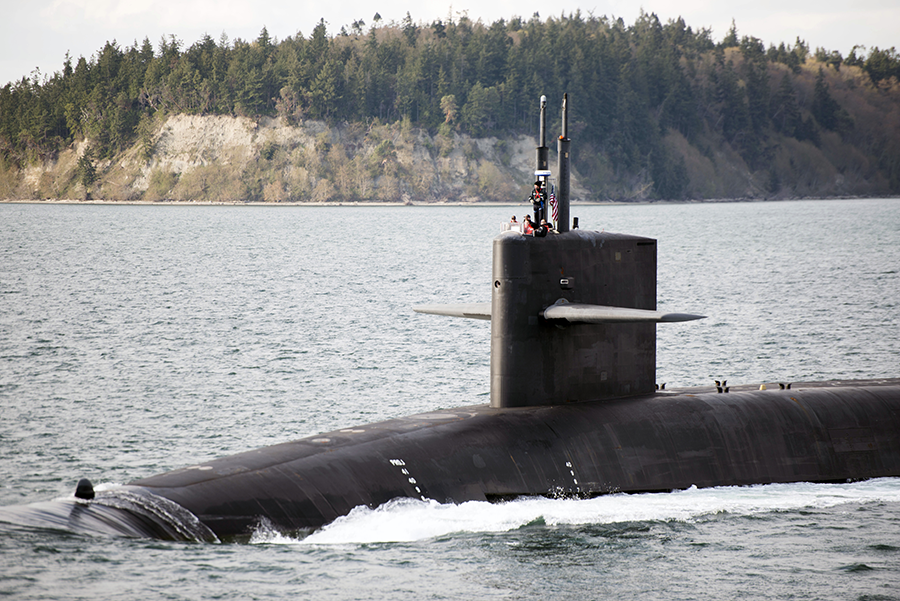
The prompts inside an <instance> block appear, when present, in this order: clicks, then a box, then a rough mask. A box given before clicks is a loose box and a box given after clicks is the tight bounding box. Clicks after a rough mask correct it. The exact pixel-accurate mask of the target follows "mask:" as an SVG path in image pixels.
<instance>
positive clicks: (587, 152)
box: [0, 13, 900, 198]
mask: <svg viewBox="0 0 900 601" xmlns="http://www.w3.org/2000/svg"><path fill="white" fill-rule="evenodd" d="M811 56H813V55H811V53H810V50H809V48H808V46H806V45H805V44H804V43H803V42H802V41H801V40H799V39H798V40H797V42H796V44H795V45H794V46H793V47H789V46H786V45H785V44H781V45H780V46H778V47H775V46H770V47H769V48H768V49H766V48H765V47H764V45H763V43H762V42H761V41H760V40H758V39H756V38H753V37H746V36H745V37H742V38H739V37H738V35H737V30H736V28H735V27H734V26H733V27H732V29H731V30H730V31H729V32H728V34H727V35H726V36H725V38H724V39H723V40H722V42H720V43H715V42H713V40H712V39H711V35H710V31H709V30H706V29H700V30H698V31H694V30H692V28H691V27H689V26H687V25H686V24H685V23H684V21H683V20H681V19H678V20H674V21H670V22H668V23H666V24H663V23H661V22H660V21H659V19H658V18H657V17H656V15H654V14H646V13H644V14H642V15H641V16H640V17H639V18H638V19H637V21H636V22H635V23H634V24H633V25H631V26H626V25H625V23H624V22H623V21H622V20H621V19H618V20H610V19H607V18H595V17H593V16H592V17H590V18H584V17H583V16H582V15H581V14H580V13H575V14H572V15H569V16H565V15H563V16H561V17H559V18H549V19H546V20H542V19H540V18H539V17H538V16H537V15H535V17H533V18H531V19H528V20H523V19H521V18H513V19H511V20H509V21H507V20H499V21H496V22H494V23H491V24H483V23H481V22H480V21H479V22H473V21H471V20H470V19H468V18H466V17H462V18H459V19H458V20H456V21H454V20H448V21H435V22H433V23H432V24H430V25H427V26H426V25H422V24H417V23H415V22H413V20H412V18H411V16H410V15H409V14H408V13H407V16H406V18H405V19H403V20H402V22H401V23H390V24H384V23H383V22H382V21H381V20H380V17H379V16H378V15H377V14H376V16H375V19H374V22H373V23H372V24H371V26H369V27H368V29H366V23H364V22H363V21H361V20H360V21H355V22H353V24H352V26H351V27H350V29H349V31H348V30H347V28H342V29H341V31H340V33H338V34H336V35H329V34H328V32H327V30H326V24H325V23H324V21H320V22H319V24H318V25H317V26H316V27H315V28H314V29H313V31H312V33H311V35H309V37H305V36H303V35H301V34H299V33H298V34H297V35H296V36H293V37H289V38H287V39H285V40H282V41H280V42H279V41H276V40H273V39H272V38H271V37H270V36H269V34H268V32H267V31H266V29H265V28H264V29H263V30H262V31H261V32H260V35H259V37H258V38H257V39H256V40H253V41H244V40H241V39H236V40H233V41H231V40H229V39H228V38H227V37H225V36H224V35H223V36H222V38H221V39H219V40H218V41H216V40H214V39H213V38H211V37H210V36H204V37H203V38H202V39H201V40H199V41H197V42H196V43H194V44H192V45H191V46H189V47H187V48H185V47H184V44H183V43H182V41H181V40H178V39H177V38H175V37H172V36H170V37H168V38H164V39H162V40H161V41H160V42H159V44H158V46H157V47H156V48H154V47H153V45H152V44H151V43H150V41H149V40H146V39H145V40H144V41H143V43H141V44H137V43H135V44H134V45H133V46H130V47H127V48H122V47H120V46H119V45H118V44H117V43H116V42H107V43H106V44H105V45H104V46H103V48H102V49H101V50H99V51H98V52H97V53H96V55H95V56H93V57H91V58H90V59H85V58H83V57H81V58H79V59H78V60H77V61H76V62H75V64H74V65H73V64H72V63H73V61H72V59H71V57H69V56H68V55H67V56H66V58H65V61H64V63H63V69H62V71H60V72H57V73H55V74H53V75H52V76H51V77H44V78H41V76H40V74H34V75H33V76H32V77H30V78H28V77H25V78H23V79H21V80H20V81H18V82H15V83H11V84H8V85H6V86H5V87H3V88H2V89H0V157H2V161H3V163H4V164H5V165H6V166H7V167H21V166H23V165H25V164H28V163H29V162H33V161H37V160H42V159H47V158H52V157H53V156H54V155H55V154H56V153H57V152H58V151H59V150H60V149H61V148H63V147H65V146H67V145H69V144H71V143H72V142H73V141H74V140H77V139H80V138H87V139H89V140H91V143H92V153H93V155H92V156H93V157H94V158H104V157H112V156H114V155H115V154H116V153H117V152H120V151H122V150H123V149H125V148H126V147H127V146H129V145H131V144H133V143H134V142H135V140H139V141H141V143H142V144H143V145H144V148H145V151H146V154H147V158H149V156H150V154H151V153H152V144H151V143H150V141H149V136H150V132H151V131H152V127H153V121H152V119H153V115H154V114H156V113H158V112H160V111H162V112H164V113H187V114H226V115H229V114H231V115H241V116H249V117H255V116H280V117H283V118H285V119H287V120H288V121H289V122H291V121H293V122H296V121H298V120H301V119H322V120H326V121H330V122H343V121H347V122H366V121H371V120H373V119H376V118H377V119H378V120H380V121H381V122H390V121H396V120H399V119H408V120H409V121H410V122H411V123H412V124H414V125H416V126H419V127H423V128H428V129H429V130H431V131H450V130H454V129H455V130H458V131H462V132H466V133H469V134H471V135H474V136H484V135H499V136H502V135H505V134H511V133H518V132H526V133H533V131H534V129H535V121H536V117H535V115H536V105H537V99H538V98H539V96H540V95H542V94H546V95H547V96H548V97H549V98H551V99H558V98H560V97H561V96H562V94H563V92H569V93H570V96H571V97H572V98H573V100H574V102H573V117H574V118H573V119H572V123H571V125H570V133H571V135H573V136H577V137H578V138H579V144H580V147H579V148H580V152H579V153H578V154H577V155H576V160H577V161H579V165H578V167H579V168H580V169H581V171H582V173H583V174H586V177H587V179H589V180H590V179H591V178H594V179H596V180H599V179H601V178H603V179H605V180H610V179H612V180H616V179H617V178H618V179H621V178H625V177H634V176H635V175H634V174H644V175H643V177H645V179H647V180H648V181H652V185H653V187H654V190H655V193H656V195H657V196H658V197H665V198H680V197H682V196H683V195H684V193H685V186H686V177H687V176H686V171H685V167H684V164H683V160H679V159H678V158H677V157H675V156H673V155H672V152H671V150H667V146H666V145H665V144H663V137H664V136H665V135H666V132H672V131H674V132H678V133H679V134H680V135H681V136H683V137H684V139H686V140H687V141H689V142H690V143H692V144H697V145H699V146H700V147H703V144H704V143H703V142H700V141H698V140H699V138H700V137H701V136H704V139H709V137H710V136H713V137H714V138H715V139H716V140H719V141H722V142H724V143H726V144H728V145H729V147H730V148H733V149H734V150H735V151H736V152H738V153H740V155H741V157H743V159H744V160H745V161H746V163H747V164H748V165H750V166H751V168H753V169H765V168H766V165H767V164H768V163H771V161H772V160H773V159H772V157H773V143H772V139H773V136H774V135H776V134H777V135H780V136H788V137H792V138H795V139H797V140H801V141H802V140H808V141H811V142H813V143H818V140H819V136H820V135H821V133H822V132H825V131H831V132H838V133H840V134H842V135H846V134H848V133H849V132H850V131H851V129H852V127H853V123H852V119H851V118H850V116H849V115H848V113H847V111H846V110H844V109H843V108H842V107H841V106H840V104H838V103H837V102H836V101H835V100H834V98H833V97H832V95H831V93H830V87H829V85H828V83H827V81H826V79H825V77H824V76H823V74H822V73H823V72H822V71H820V72H819V78H818V79H817V81H816V84H815V88H814V90H813V93H812V95H811V96H810V97H808V98H807V97H803V98H801V97H800V95H799V94H798V89H797V87H798V86H797V84H796V82H795V77H796V74H797V73H798V72H799V70H800V67H801V65H803V64H805V63H806V61H807V59H808V58H810V57H811ZM814 58H816V59H818V60H819V61H820V62H821V65H822V68H823V69H839V68H840V67H841V65H842V64H845V65H851V66H855V67H859V68H861V69H862V70H864V71H865V72H866V73H867V74H868V76H869V77H870V78H871V80H872V81H873V82H875V83H878V82H880V81H882V80H888V79H890V78H898V77H900V56H898V55H897V53H896V52H895V50H894V49H893V48H892V49H890V50H889V51H883V50H879V49H878V48H874V49H872V50H871V51H870V52H869V54H868V56H867V57H862V56H857V54H856V49H854V51H853V52H852V53H851V55H850V56H849V57H847V58H846V59H844V58H843V57H841V56H840V54H839V53H835V52H827V51H825V50H823V49H819V50H817V51H816V53H815V55H814ZM778 64H780V65H784V66H786V67H787V68H784V67H782V68H781V69H780V70H779V69H776V68H775V67H774V66H775V65H778ZM773 73H774V74H781V75H780V77H779V79H778V81H773V80H772V77H773ZM554 119H556V120H557V121H558V117H554ZM555 127H556V124H553V127H552V128H551V130H550V131H556V129H555ZM895 154H896V153H892V152H890V151H888V150H884V151H882V152H881V154H880V155H879V157H880V158H879V160H882V161H884V165H882V167H883V168H884V169H886V171H887V172H889V174H890V175H889V177H890V178H891V184H892V189H893V190H895V191H900V162H898V159H897V157H896V156H895ZM0 167H3V165H0ZM81 167H83V168H81ZM81 167H80V170H79V172H80V177H82V178H83V179H85V181H88V180H90V179H91V178H92V177H94V172H93V168H92V166H91V162H90V160H88V161H87V162H86V163H85V165H83V166H81ZM588 183H590V182H588ZM773 185H775V184H774V183H773Z"/></svg>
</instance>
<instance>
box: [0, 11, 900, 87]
mask: <svg viewBox="0 0 900 601" xmlns="http://www.w3.org/2000/svg"><path fill="white" fill-rule="evenodd" d="M0 7H2V12H0V14H2V15H3V17H2V19H0V86H2V85H5V84H6V83H7V82H9V81H15V80H19V79H21V78H22V77H23V76H30V75H31V73H32V72H33V71H34V70H35V68H37V69H39V70H40V72H41V74H42V75H44V76H46V75H50V74H52V73H54V72H56V71H60V70H61V69H62V64H63V60H64V58H65V54H66V52H67V51H68V52H69V53H70V54H71V56H72V59H73V61H72V62H73V63H74V62H76V61H77V59H78V57H79V56H84V57H85V58H90V57H91V56H93V55H94V54H95V53H96V52H97V51H98V50H99V49H100V48H101V47H102V46H103V44H104V43H105V42H106V41H107V40H110V41H111V40H116V41H117V42H118V43H119V46H120V47H122V48H126V47H128V46H131V45H133V44H134V43H135V41H137V42H141V41H143V39H144V38H145V37H146V38H149V39H150V41H151V42H153V45H154V47H155V48H157V49H158V43H159V40H160V37H162V36H168V35H170V34H174V35H175V36H176V37H177V38H179V39H180V40H182V41H183V42H184V47H187V46H190V45H191V44H193V43H194V42H196V41H197V40H198V39H199V38H200V37H201V36H202V35H203V34H204V33H208V34H209V35H211V36H212V37H213V38H214V39H216V40H219V38H220V36H221V34H222V33H225V34H227V35H228V37H229V38H230V39H232V40H233V39H235V38H242V39H245V40H252V39H255V38H256V37H257V36H258V35H259V32H260V30H261V29H262V28H263V26H265V27H266V28H267V29H268V31H269V35H270V36H272V37H275V38H277V39H279V40H282V39H284V38H286V37H288V36H293V35H296V34H297V33H298V32H300V33H301V34H302V35H304V36H307V37H308V36H309V34H310V33H311V32H312V29H313V27H314V26H315V25H316V23H318V21H319V19H322V18H324V19H325V22H326V23H327V25H328V32H329V34H335V33H338V32H339V31H340V29H341V26H347V29H348V30H349V29H350V27H349V25H350V24H351V23H352V22H353V21H355V20H357V19H362V20H363V21H365V23H366V26H367V27H368V26H369V25H371V23H372V17H373V15H374V14H375V12H376V11H377V12H378V13H379V14H380V15H381V16H382V18H383V19H384V21H385V22H390V21H397V22H400V21H401V20H402V19H403V18H404V17H405V16H406V13H407V11H409V13H410V15H411V16H412V18H413V21H415V22H423V23H431V22H432V21H434V20H435V19H445V20H446V19H447V17H448V16H452V17H453V18H454V19H457V18H458V16H459V15H461V14H466V15H468V17H469V18H470V19H472V20H476V21H477V20H478V19H481V20H482V21H483V22H485V23H492V22H494V21H496V20H498V19H501V18H503V19H509V18H510V17H513V16H521V17H525V18H528V17H531V16H532V15H533V14H534V13H535V12H537V13H539V14H540V16H541V18H547V17H548V16H559V15H560V14H562V13H566V14H569V13H572V12H574V11H576V10H579V9H580V10H581V12H582V13H583V14H584V15H585V16H587V15H589V14H593V15H595V16H598V17H599V16H603V15H606V16H610V17H621V18H622V19H624V21H625V23H626V24H629V25H630V24H632V23H634V21H635V19H636V18H637V16H638V14H639V13H640V10H641V9H642V8H643V10H644V11H645V12H648V13H651V12H652V13H656V14H657V15H658V16H659V18H660V20H661V21H662V22H664V23H665V22H666V21H668V20H670V19H674V18H677V17H679V16H681V17H683V18H684V20H685V22H686V23H687V24H688V25H689V26H690V27H692V28H693V29H694V30H697V29H700V28H703V27H708V28H710V29H712V37H713V40H715V41H719V40H721V39H722V38H723V37H724V36H725V34H726V33H727V32H728V29H729V28H730V26H731V21H732V19H734V21H735V23H736V25H737V30H738V35H739V36H744V35H750V36H754V37H757V38H760V39H761V40H762V41H763V42H764V43H765V44H766V46H767V47H768V45H769V44H776V45H777V44H778V43H780V42H787V43H790V44H793V42H794V40H795V39H796V38H797V37H798V36H799V37H800V38H801V39H803V40H805V41H806V42H807V43H808V44H809V46H810V48H811V49H812V50H815V49H816V48H817V47H820V46H821V47H824V48H826V49H827V50H838V51H840V52H841V53H842V54H843V55H844V56H846V55H847V54H848V53H849V52H850V49H851V48H852V47H853V46H854V45H862V46H865V47H867V48H871V47H874V46H877V47H879V48H882V49H887V48H891V47H896V46H900V34H898V33H897V32H898V31H900V0H856V1H855V2H850V1H848V0H755V1H753V2H748V1H745V0H734V1H732V2H723V1H722V0H679V1H678V2H675V1H672V0H642V1H638V0H633V1H625V0H587V3H581V2H579V1H578V0H557V1H555V2H537V1H535V0H516V1H514V2H513V1H511V0H493V1H492V2H483V1H482V2H473V1H472V0H462V1H456V2H453V3H452V4H451V3H450V2H447V0H424V1H420V2H401V1H400V0H374V1H372V0H338V1H337V2H311V1H310V0H263V1H262V2H261V1H259V0H254V1H251V0H0Z"/></svg>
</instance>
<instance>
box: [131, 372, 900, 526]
mask: <svg viewBox="0 0 900 601" xmlns="http://www.w3.org/2000/svg"><path fill="white" fill-rule="evenodd" d="M859 384H863V382H858V383H857V382H839V383H836V382H831V383H818V384H808V385H796V384H795V385H794V388H793V389H791V390H755V391H754V390H746V391H736V392H730V393H728V394H718V393H716V392H708V389H683V390H679V391H667V392H658V393H655V394H652V395H643V396H637V397H632V398H627V399H619V400H614V401H604V402H585V403H578V404H572V405H557V406H543V407H522V408H513V409H509V408H504V409H496V408H491V407H489V406H486V405H482V406H472V407H461V408H456V409H450V410H442V411H435V412H432V413H426V414H420V415H414V416H410V417H405V418H400V419H395V420H390V421H386V422H381V423H376V424H370V425H365V426H359V427H354V428H347V429H344V430H338V431H335V432H330V433H327V434H322V435H318V436H314V437H309V438H304V439H300V440H296V441H293V442H288V443H283V444H279V445H274V446H271V447H266V448H262V449H258V450H254V451H249V452H246V453H240V454H237V455H232V456H230V457H225V458H221V459H217V460H214V461H210V462H207V463H203V464H200V465H195V466H191V467H188V468H184V469H179V470H176V471H173V472H168V473H164V474H160V475H157V476H153V477H151V478H146V479H142V480H137V481H135V482H132V483H131V484H130V485H129V486H128V487H127V490H129V491H131V492H133V493H136V494H148V493H149V494H152V495H155V496H157V497H162V498H164V499H168V500H170V501H173V502H174V503H176V504H178V505H180V506H181V507H183V508H185V509H187V510H188V511H190V512H191V513H193V514H194V515H196V516H197V518H199V520H200V522H202V523H203V524H204V525H205V526H206V527H208V528H209V529H210V530H211V531H212V532H214V533H215V534H216V535H217V536H218V537H220V538H223V537H224V538H227V537H234V536H241V535H247V534H249V533H251V532H252V531H253V529H254V528H256V527H258V526H259V525H261V524H265V525H267V526H271V527H275V528H277V529H279V530H282V531H286V532H294V531H303V530H309V529H314V528H317V527H320V526H322V525H325V524H327V523H329V522H331V521H333V520H334V519H336V518H338V517H340V516H342V515H346V514H347V513H349V512H350V511H351V510H352V509H353V508H354V507H356V506H360V505H365V506H369V507H375V506H378V505H381V504H383V503H385V502H387V501H390V500H392V499H395V498H398V497H412V498H421V499H434V500H436V501H439V502H442V503H443V502H451V503H461V502H464V501H471V500H480V501H498V500H506V499H511V498H514V497H518V496H523V495H551V496H571V497H591V496H596V495H600V494H607V493H616V492H653V491H671V490H676V489H684V488H688V487H691V486H697V487H701V488H702V487H712V486H731V485H749V484H765V483H775V482H785V483H786V482H799V481H809V482H842V481H847V480H861V479H867V478H875V477H885V476H900V438H898V437H897V432H900V380H881V381H877V382H871V381H869V382H865V383H864V384H865V386H862V385H859Z"/></svg>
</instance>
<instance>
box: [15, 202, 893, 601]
mask: <svg viewBox="0 0 900 601" xmlns="http://www.w3.org/2000/svg"><path fill="white" fill-rule="evenodd" d="M527 208H528V206H527V205H525V204H524V203H523V204H522V205H519V206H508V207H502V206H500V207H498V206H491V207H352V206H345V207H259V206H197V207H192V206H106V205H103V206H98V205H78V206H76V205H46V204H0V505H13V504H24V503H32V502H38V501H46V500H50V499H56V498H63V497H69V496H71V495H72V493H73V492H74V489H75V484H76V482H77V481H78V479H79V478H82V477H87V478H90V479H91V480H92V481H93V482H94V484H95V486H97V487H98V488H105V487H111V486H114V485H116V484H123V483H126V482H129V481H131V480H134V479H137V478H141V477H145V476H149V475H153V474H156V473H159V472H163V471H166V470H171V469H175V468H178V467H183V466H186V465H192V464H197V463H200V462H203V461H207V460H209V459H213V458H216V457H221V456H224V455H228V454H232V453H236V452H240V451H244V450H250V449H254V448H257V447H260V446H263V445H269V444H274V443H278V442H284V441H288V440H292V439H295V438H300V437H304V436H309V435H312V434H316V433H319V432H324V431H329V430H334V429H338V428H344V427H349V426H353V425H359V424H364V423H368V422H373V421H380V420H384V419H388V418H393V417H400V416H404V415H408V414H413V413H419V412H426V411H431V410H434V409H441V408H450V407H455V406H459V405H474V404H483V403H487V402H488V390H489V381H488V375H489V361H490V359H489V350H490V324H489V323H488V322H482V321H477V320H461V319H452V318H446V317H439V316H431V315H420V314H416V313H413V312H412V310H411V307H412V306H413V305H415V304H420V303H422V304H424V303H444V302H446V303H450V302H478V301H489V300H490V281H491V241H492V239H493V237H494V236H496V235H497V234H498V233H499V231H500V226H501V224H502V223H503V222H505V221H507V220H508V219H509V217H510V216H511V215H512V214H513V213H515V214H517V215H518V217H519V218H520V219H521V217H522V216H523V215H524V214H525V212H526V210H527ZM572 215H573V216H577V217H578V218H579V221H580V224H581V227H582V228H583V229H592V230H606V231H615V232H622V233H629V234H637V235H643V236H649V237H653V238H656V239H658V241H659V242H658V253H659V270H658V271H659V283H658V297H659V309H660V310H667V311H678V312H687V313H700V314H704V315H707V316H708V317H707V319H704V320H701V321H698V322H687V323H676V324H661V325H660V326H659V327H658V328H657V331H658V340H659V342H658V358H657V364H658V369H657V380H658V381H659V382H661V383H662V382H666V383H667V387H676V386H705V385H710V384H712V380H713V379H727V380H728V382H729V384H753V383H759V382H794V381H804V380H828V379H851V378H877V377H898V376H900V200H877V199H870V200H830V201H814V200H811V201H796V202H794V201H792V202H771V203H722V204H660V205H639V206H630V205H628V206H574V207H573V208H572ZM898 435H900V434H898ZM0 595H2V596H5V597H7V598H13V599H85V600H88V599H89V600H91V601H101V600H107V599H108V600H117V601H118V600H122V599H126V600H130V599H286V598H323V599H471V598H479V599H616V600H623V599H641V600H647V599H660V600H680V599H684V600H687V599H850V600H860V601H862V600H879V599H880V600H888V599H898V600H900V478H887V479H879V480H872V481H866V482H854V483H847V484H808V483H798V484H790V485H770V486H753V487H740V488H716V489H702V490H697V489H689V490H685V491H676V492H672V493H667V494H647V495H610V496H606V497H600V498H596V499H591V500H553V499H544V498H528V499H520V500H516V501H512V502H508V503H502V504H496V505H492V504H488V503H465V504H461V505H446V504H439V503H436V502H433V501H429V502H423V501H414V500H397V501H394V502H392V503H389V504H388V505H385V506H383V507H380V508H377V509H374V510H371V509H365V508H357V509H356V510H354V511H353V513H351V514H350V515H349V516H347V517H345V518H341V519H339V520H338V521H337V522H335V523H333V524H331V525H329V526H326V527H324V528H323V529H321V530H319V531H316V532H314V533H312V534H311V535H309V536H307V537H306V538H302V539H300V538H297V539H294V538H288V537H284V536H282V535H279V534H277V533H274V532H268V531H259V532H257V533H256V534H254V536H253V538H252V539H251V540H250V541H249V542H248V543H240V544H238V543H227V544H206V543H170V542H160V541H153V540H134V539H126V538H108V537H99V536H98V537H93V536H86V535H81V534H75V533H70V532H64V531H53V530H42V529H35V528H24V527H17V526H16V525H11V524H0Z"/></svg>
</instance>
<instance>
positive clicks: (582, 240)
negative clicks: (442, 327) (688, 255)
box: [491, 230, 656, 407]
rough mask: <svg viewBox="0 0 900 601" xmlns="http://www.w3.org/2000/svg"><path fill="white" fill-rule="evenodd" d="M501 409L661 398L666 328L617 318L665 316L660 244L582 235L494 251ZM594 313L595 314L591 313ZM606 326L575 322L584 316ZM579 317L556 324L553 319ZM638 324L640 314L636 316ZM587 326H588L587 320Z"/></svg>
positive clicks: (510, 238)
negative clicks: (660, 347) (661, 340)
mask: <svg viewBox="0 0 900 601" xmlns="http://www.w3.org/2000/svg"><path fill="white" fill-rule="evenodd" d="M492 279H493V290H492V296H491V405H492V406H494V407H519V406H532V405H555V404H561V403H568V402H574V401H588V400H601V399H608V398H617V397H623V396H630V395H635V394H643V393H651V392H653V391H654V389H655V375H656V325H655V323H654V322H652V321H636V322H628V321H624V320H625V319H627V312H625V313H623V312H621V311H618V313H620V314H621V315H620V317H619V319H618V320H617V319H616V315H615V314H616V313H617V311H615V310H614V309H637V310H643V311H648V312H654V311H655V310H656V241H655V240H652V239H649V238H642V237H638V236H628V235H623V234H613V233H599V232H590V231H585V230H574V231H571V232H567V233H564V234H556V235H554V234H551V235H548V236H545V237H542V238H538V237H533V236H524V235H522V234H519V233H518V232H504V233H503V234H501V235H500V236H498V237H497V238H495V239H494V243H493V278H492ZM588 307H590V308H593V309H589V308H588ZM598 307H602V308H606V309H608V310H607V312H608V313H609V315H608V316H607V318H606V321H603V322H601V321H600V317H595V318H594V319H595V321H593V322H586V321H575V320H576V319H577V318H578V315H576V314H574V312H577V311H578V310H579V309H580V310H582V312H585V313H590V312H591V311H593V313H595V314H596V313H597V312H598V311H597V308H598ZM554 309H558V310H560V311H564V310H566V309H568V310H570V312H573V314H572V315H571V316H570V318H571V321H570V319H567V318H565V317H563V318H557V319H553V318H552V317H553V310H554ZM634 313H635V315H640V313H638V312H634ZM583 317H586V315H585V316H583Z"/></svg>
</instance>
